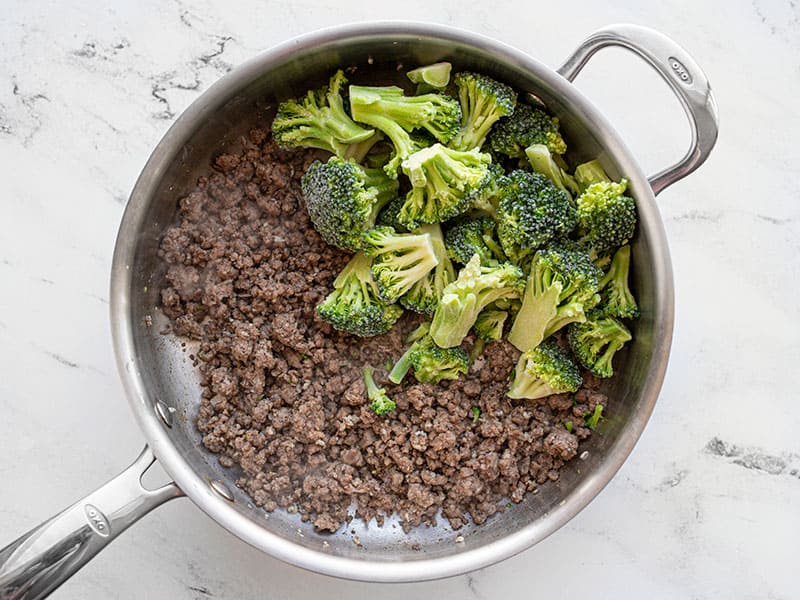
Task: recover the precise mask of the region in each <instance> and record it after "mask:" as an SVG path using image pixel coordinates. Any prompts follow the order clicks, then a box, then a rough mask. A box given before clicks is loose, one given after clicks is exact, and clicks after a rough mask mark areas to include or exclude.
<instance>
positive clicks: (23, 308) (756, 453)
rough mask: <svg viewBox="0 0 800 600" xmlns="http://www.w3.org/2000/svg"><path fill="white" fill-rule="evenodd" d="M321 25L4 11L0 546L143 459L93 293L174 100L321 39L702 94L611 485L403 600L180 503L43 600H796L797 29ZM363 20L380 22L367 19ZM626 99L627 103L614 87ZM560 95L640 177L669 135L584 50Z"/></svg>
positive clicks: (354, 8)
mask: <svg viewBox="0 0 800 600" xmlns="http://www.w3.org/2000/svg"><path fill="white" fill-rule="evenodd" d="M538 4H539V5H534V4H528V5H527V6H524V5H523V3H515V4H512V3H500V4H497V3H494V4H491V5H482V4H480V3H456V2H453V1H446V2H441V3H433V2H425V1H422V0H408V1H406V2H403V3H401V4H397V5H389V6H387V7H386V8H364V7H363V6H362V3H360V2H354V1H352V0H343V1H341V2H337V3H335V4H334V3H326V2H323V1H321V0H303V1H301V2H297V1H296V0H293V1H287V0H272V1H271V2H257V1H255V0H246V1H243V2H232V3H221V2H213V1H212V0H185V1H184V0H170V1H166V2H163V1H159V0H139V1H137V2H132V1H128V2H107V3H101V2H98V1H88V2H79V1H77V0H62V1H61V2H24V1H22V0H6V2H5V3H4V8H3V17H2V19H0V165H2V166H0V223H2V224H3V233H2V234H1V235H0V286H1V288H2V294H0V364H2V371H1V373H2V376H0V410H1V411H2V417H0V475H2V482H3V483H2V493H0V498H2V499H1V500H0V546H1V545H3V544H5V543H6V542H10V541H11V540H12V539H14V538H15V537H17V536H18V535H20V534H22V533H23V532H24V531H26V530H28V529H29V528H31V527H33V526H34V525H36V524H38V523H39V522H41V521H42V520H43V519H45V518H46V517H49V516H50V515H52V514H54V513H55V512H56V511H58V510H60V509H61V508H63V507H65V506H67V505H69V504H71V503H72V502H74V501H75V500H77V499H78V498H79V497H80V496H81V495H82V494H84V493H86V492H89V491H90V490H92V489H94V488H95V487H97V486H98V485H100V484H102V483H103V482H104V481H106V480H107V479H109V478H110V477H112V476H113V475H115V474H117V473H118V472H119V471H120V470H121V469H122V468H123V467H125V466H126V465H127V464H128V463H129V462H130V461H131V460H132V459H133V458H134V457H135V456H136V454H137V453H138V451H139V450H140V449H141V447H142V445H143V443H144V439H143V436H142V434H141V433H140V431H139V429H138V428H137V426H136V424H135V423H134V421H133V419H132V417H131V414H130V410H129V408H128V405H127V403H126V401H125V399H124V395H123V391H122V387H121V384H120V381H119V378H118V376H117V373H116V368H115V365H114V358H113V351H112V346H111V336H110V332H109V321H108V277H109V271H110V264H111V255H112V250H113V247H114V239H115V235H116V231H117V226H118V224H119V221H120V217H121V215H122V211H123V209H124V206H125V201H126V198H127V194H128V193H129V191H130V189H131V187H132V186H133V183H134V181H135V179H136V177H137V175H138V173H139V171H140V170H141V168H142V166H143V165H144V163H145V161H146V159H147V157H148V156H149V153H150V151H151V150H152V148H153V147H154V146H155V144H156V143H157V142H158V140H159V139H160V138H161V136H162V135H163V133H164V132H165V131H166V130H167V128H168V127H169V126H170V124H171V123H172V122H173V120H174V119H175V117H176V115H178V114H179V113H180V112H181V111H182V110H183V109H184V108H185V107H186V106H187V105H188V104H189V103H190V102H191V101H192V100H193V99H194V98H196V97H197V96H198V95H199V94H200V93H201V92H202V91H203V90H205V89H206V88H207V87H208V86H209V85H210V84H211V83H213V82H214V81H215V80H216V79H217V78H219V77H220V76H221V75H223V74H224V73H225V72H227V71H228V70H230V69H231V68H232V67H233V66H235V65H236V64H238V63H240V62H241V61H243V60H245V59H246V58H248V57H250V56H253V55H254V54H255V53H257V52H258V51H260V50H262V49H264V48H267V47H269V46H271V45H273V44H276V43H278V42H280V41H283V40H286V39H288V38H290V37H292V36H294V35H297V34H300V33H303V32H306V31H308V30H311V29H315V28H319V27H322V26H326V25H332V24H337V23H341V22H346V21H355V20H366V19H380V18H405V17H408V16H409V15H412V16H413V17H414V19H416V20H427V21H433V22H439V23H444V24H451V25H457V26H460V27H463V28H466V29H471V30H473V31H477V32H480V33H483V34H486V35H489V36H492V37H496V38H498V39H500V40H502V41H505V42H507V43H509V44H512V45H515V46H517V47H519V48H521V49H523V50H525V51H528V52H530V53H532V54H533V55H535V56H537V57H539V58H540V59H542V60H543V61H544V62H545V63H547V64H550V65H553V66H556V65H558V64H559V63H560V61H561V60H562V59H563V58H564V57H565V56H566V55H567V54H568V53H569V52H570V51H571V50H572V49H573V47H574V46H575V45H577V44H578V43H579V41H580V40H581V39H582V38H583V37H585V36H586V35H587V34H588V33H590V32H591V31H593V30H594V29H596V28H597V27H600V26H602V25H605V24H608V23H612V22H634V23H640V24H644V25H648V26H650V27H653V28H656V29H659V30H661V31H663V32H664V33H666V34H667V35H669V36H671V37H673V38H674V39H675V40H677V41H678V42H679V43H680V44H682V45H683V46H684V47H685V48H687V49H688V50H689V51H690V53H691V54H692V55H693V56H694V57H695V58H696V60H697V62H698V63H699V64H700V65H701V66H702V67H703V68H704V70H705V71H706V73H707V74H708V77H709V79H710V81H711V83H712V85H713V86H714V91H715V94H716V97H717V102H718V104H719V109H720V115H721V120H722V126H721V135H720V139H719V143H718V145H717V148H716V149H715V150H714V153H713V155H712V157H711V158H710V160H709V161H708V163H707V164H706V165H705V166H703V167H702V168H701V169H700V170H699V171H698V172H696V173H695V174H694V175H692V176H691V177H688V178H687V179H686V180H685V181H682V182H680V183H678V184H676V185H674V186H673V187H671V188H670V189H668V190H667V191H665V192H664V193H663V194H662V195H661V196H660V197H659V198H658V201H659V205H660V206H661V209H662V214H663V217H664V220H665V223H666V228H667V234H668V238H669V243H670V246H671V251H672V258H673V263H674V271H675V283H676V297H677V309H676V310H677V312H676V324H675V339H674V344H673V349H672V356H671V362H670V366H669V371H668V373H667V377H666V380H665V382H664V387H663V391H662V393H661V397H660V400H659V403H658V405H657V407H656V410H655V413H654V414H653V417H652V419H651V421H650V424H649V425H648V427H647V430H646V431H645V434H644V435H643V437H642V439H641V440H640V442H639V444H638V445H637V447H636V449H635V450H634V452H633V453H632V455H631V456H630V458H629V459H628V461H627V462H626V463H625V465H624V466H623V468H622V470H621V471H620V472H619V474H618V475H617V476H616V477H615V478H614V480H613V481H612V482H611V484H610V485H609V486H608V487H607V488H606V489H605V490H604V491H603V492H602V493H601V494H600V495H599V497H598V498H597V499H596V500H595V501H593V502H592V503H591V504H590V506H589V507H588V508H586V509H585V510H584V511H583V512H581V513H580V514H579V515H578V516H577V517H576V518H575V519H574V520H572V521H571V522H570V523H569V524H568V525H567V526H565V527H564V528H562V529H561V530H560V531H558V532H557V533H556V534H554V535H553V536H551V537H550V538H548V539H547V540H546V541H544V542H542V543H541V544H539V545H537V546H536V547H534V548H532V549H530V550H528V551H527V552H524V553H522V554H521V555H519V556H517V557H515V558H512V559H510V560H507V561H505V562H503V563H501V564H499V565H496V566H493V567H490V568H487V569H483V570H480V571H477V572H475V573H472V574H469V575H465V576H461V577H456V578H452V579H447V580H443V581H437V582H432V583H424V584H408V585H405V584H404V585H373V584H363V583H354V582H347V581H340V580H334V579H331V578H328V577H324V576H320V575H315V574H311V573H308V572H305V571H302V570H300V569H297V568H295V567H292V566H288V565H286V564H283V563H281V562H279V561H277V560H275V559H273V558H271V557H269V556H266V555H264V554H262V553H260V552H259V551H257V550H255V549H253V548H251V547H249V546H248V545H246V544H245V543H243V542H241V541H239V540H238V539H236V538H234V537H233V536H231V535H229V534H228V533H226V532H225V531H224V530H223V529H222V528H220V527H219V526H217V525H216V524H215V523H214V522H212V521H211V520H210V519H209V518H208V517H206V516H205V515H204V514H203V513H201V512H200V511H199V510H198V509H197V508H195V506H194V505H193V504H192V503H191V502H189V501H188V500H180V501H176V502H172V503H170V504H168V505H166V506H164V507H163V508H161V509H159V510H158V511H156V512H154V513H153V514H151V515H149V516H148V517H146V518H145V519H144V520H143V521H142V522H141V523H139V524H137V525H136V526H135V527H133V528H131V530H129V531H128V532H127V533H126V534H125V535H124V536H122V537H121V538H120V539H119V540H117V541H116V542H115V543H114V544H112V545H111V546H109V547H108V548H107V549H106V550H105V551H104V552H103V553H102V554H101V555H100V556H98V557H97V558H96V559H95V560H94V561H93V562H91V563H90V564H89V565H88V566H87V567H86V568H85V569H84V570H83V571H82V572H81V573H79V574H78V575H77V576H76V577H74V578H73V579H72V580H71V581H69V582H68V583H66V584H65V585H64V586H63V587H62V588H61V589H60V590H59V591H58V592H57V593H56V594H54V597H56V598H80V599H86V600H91V599H109V598H120V599H139V598H170V599H174V600H180V599H195V598H199V599H203V600H205V599H207V598H215V599H230V600H232V599H250V598H253V599H255V598H274V599H278V598H287V599H288V598H292V599H301V600H302V599H304V598H309V599H310V598H319V597H323V596H324V597H325V598H327V599H329V600H335V599H339V598H342V599H344V598H362V597H368V596H373V595H374V596H380V597H382V598H385V599H387V600H388V599H393V598H397V599H401V598H434V597H435V598H439V599H441V600H450V599H456V598H458V599H462V598H479V599H494V598H531V597H542V598H550V597H563V598H567V597H579V596H581V597H583V596H585V594H586V592H587V590H588V589H591V590H592V597H597V598H621V597H622V598H639V597H647V598H665V599H666V598H670V599H672V598H733V597H735V598H741V599H746V598H753V599H755V598H759V599H764V598H773V599H784V598H786V599H788V598H796V597H798V593H799V592H798V590H797V583H796V574H795V572H794V569H792V568H790V567H791V566H793V565H795V564H796V556H797V552H798V550H800V544H799V543H798V539H800V535H799V534H800V512H798V510H797V507H798V506H800V445H799V444H798V441H797V440H798V434H797V431H798V427H800V410H798V407H797V401H798V399H800V398H798V393H797V391H796V387H795V385H794V382H793V376H792V375H791V373H792V372H795V373H796V371H795V369H796V368H797V365H798V364H800V341H798V340H800V311H799V310H798V301H797V299H798V298H800V176H799V175H800V171H799V170H798V166H797V165H798V162H800V150H798V144H797V140H798V138H800V111H798V110H797V98H798V97H800V60H799V59H798V56H800V5H798V4H797V3H796V2H793V1H789V2H779V1H778V0H774V1H768V0H753V1H752V2H751V1H750V0H734V1H732V2H726V3H724V5H723V4H722V3H702V2H696V3H686V2H682V1H680V0H665V1H664V2H660V3H640V2H633V1H627V2H616V3H613V5H614V8H611V7H609V5H608V3H606V4H598V3H590V2H582V3H580V6H578V5H575V4H572V5H570V7H569V9H567V8H563V9H559V8H557V4H554V3H549V4H548V3H538ZM377 6H382V5H376V7H377ZM633 83H635V84H636V85H632V84H633ZM578 85H579V87H580V88H581V89H582V90H584V91H585V93H586V94H587V95H588V96H589V97H590V98H591V99H593V100H594V101H596V103H597V104H598V106H599V107H600V108H601V110H603V111H605V112H606V114H607V115H608V116H609V117H610V119H611V121H612V122H613V123H615V124H617V126H618V129H619V131H620V133H621V134H622V136H623V137H624V138H625V139H626V141H627V142H628V143H629V145H630V147H631V148H632V149H633V151H634V152H635V153H636V154H637V155H638V156H639V157H640V158H641V163H642V165H643V166H644V167H645V170H647V171H652V172H655V171H657V170H659V169H660V168H661V167H663V166H664V165H665V164H667V163H669V162H671V161H673V160H675V159H676V158H677V157H678V156H680V155H681V154H682V152H683V150H684V147H685V146H686V145H687V144H688V127H687V126H686V125H685V120H684V117H683V116H682V113H681V109H680V107H679V105H678V103H677V102H676V101H675V100H674V99H673V98H672V96H671V95H670V94H669V93H667V91H666V87H665V86H664V85H663V84H662V83H661V82H660V80H659V79H658V78H657V76H656V75H655V74H654V73H652V72H651V71H650V70H649V68H648V67H646V66H645V65H643V64H642V63H640V62H638V61H637V60H636V59H635V58H633V57H632V56H631V55H628V54H625V53H624V52H622V51H616V50H610V51H608V52H604V53H602V54H601V55H598V57H597V58H596V60H594V61H593V62H592V64H591V65H590V66H589V67H588V68H587V70H586V71H585V72H584V73H583V74H582V75H581V77H580V78H579V81H578Z"/></svg>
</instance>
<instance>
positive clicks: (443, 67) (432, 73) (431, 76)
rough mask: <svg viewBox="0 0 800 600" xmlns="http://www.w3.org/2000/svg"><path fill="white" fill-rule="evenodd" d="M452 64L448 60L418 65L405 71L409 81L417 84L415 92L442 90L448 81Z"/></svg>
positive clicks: (423, 92) (424, 92)
mask: <svg viewBox="0 0 800 600" xmlns="http://www.w3.org/2000/svg"><path fill="white" fill-rule="evenodd" d="M452 68H453V66H452V65H451V64H450V63H449V62H438V63H433V64H432V65H425V66H424V67H418V68H416V69H413V70H412V71H409V72H408V73H406V75H407V76H408V78H409V80H410V81H411V83H416V84H417V94H426V93H428V92H432V91H442V90H444V89H445V88H446V87H447V84H448V83H450V71H451V70H452Z"/></svg>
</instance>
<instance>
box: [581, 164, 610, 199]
mask: <svg viewBox="0 0 800 600" xmlns="http://www.w3.org/2000/svg"><path fill="white" fill-rule="evenodd" d="M602 181H611V179H609V177H608V175H606V172H605V170H603V167H601V166H600V163H599V162H598V161H596V160H590V161H589V162H585V163H582V164H580V165H578V166H577V167H575V182H576V183H577V184H578V188H579V189H580V191H581V192H583V191H585V190H586V188H588V187H589V186H590V185H592V184H593V183H600V182H602Z"/></svg>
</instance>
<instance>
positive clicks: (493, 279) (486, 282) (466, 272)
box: [431, 254, 525, 348]
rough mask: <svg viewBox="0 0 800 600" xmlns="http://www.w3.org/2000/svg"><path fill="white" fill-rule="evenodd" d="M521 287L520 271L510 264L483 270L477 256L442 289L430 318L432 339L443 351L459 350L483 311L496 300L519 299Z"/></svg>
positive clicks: (521, 277)
mask: <svg viewBox="0 0 800 600" xmlns="http://www.w3.org/2000/svg"><path fill="white" fill-rule="evenodd" d="M524 285H525V284H524V279H523V275H522V271H520V269H519V267H516V266H515V265H512V264H510V263H504V264H502V265H498V266H485V267H484V266H481V259H480V256H478V255H477V254H476V255H475V256H473V257H472V260H470V261H469V262H468V263H467V265H466V266H465V267H464V268H463V269H461V272H460V273H459V275H458V279H456V280H455V281H454V282H453V283H451V284H450V285H448V286H447V287H446V288H445V289H444V293H443V294H442V299H441V301H440V302H439V306H438V307H437V308H436V312H435V313H434V315H433V322H432V323H431V337H432V338H433V340H434V341H435V342H436V343H437V344H438V345H439V346H441V347H442V348H452V347H453V346H458V345H459V344H461V341H462V340H463V339H464V337H465V336H466V335H467V333H469V330H470V328H471V327H472V326H473V325H474V324H475V321H476V320H477V318H478V315H479V314H480V313H481V311H482V310H483V309H484V308H486V307H487V306H488V305H489V304H491V303H492V302H495V301H496V300H500V299H503V298H519V297H520V295H521V294H522V289H523V286H524Z"/></svg>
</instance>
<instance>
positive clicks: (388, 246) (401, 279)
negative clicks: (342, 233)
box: [363, 227, 439, 302]
mask: <svg viewBox="0 0 800 600" xmlns="http://www.w3.org/2000/svg"><path fill="white" fill-rule="evenodd" d="M363 238H364V253H365V254H367V255H368V256H371V257H372V258H373V260H372V275H373V277H375V281H376V283H377V284H378V291H379V292H380V297H381V298H382V299H383V300H384V301H385V302H397V300H398V299H399V298H400V296H402V295H403V294H405V293H406V292H407V291H408V290H410V289H411V287H412V286H413V285H414V284H415V283H416V282H417V281H419V280H420V279H422V278H423V277H425V276H426V275H427V274H428V273H429V272H430V271H431V269H433V268H434V267H435V266H436V265H438V264H439V260H438V259H437V258H436V252H435V251H434V248H433V244H432V243H431V236H430V234H428V233H420V234H413V233H396V232H395V230H394V229H392V228H391V227H375V228H374V229H370V230H369V231H367V232H366V233H364V235H363Z"/></svg>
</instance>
